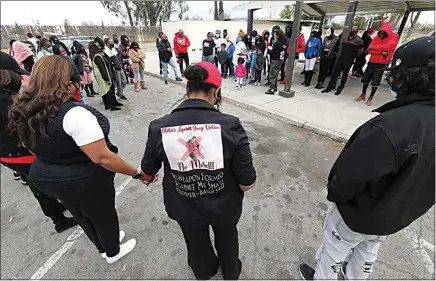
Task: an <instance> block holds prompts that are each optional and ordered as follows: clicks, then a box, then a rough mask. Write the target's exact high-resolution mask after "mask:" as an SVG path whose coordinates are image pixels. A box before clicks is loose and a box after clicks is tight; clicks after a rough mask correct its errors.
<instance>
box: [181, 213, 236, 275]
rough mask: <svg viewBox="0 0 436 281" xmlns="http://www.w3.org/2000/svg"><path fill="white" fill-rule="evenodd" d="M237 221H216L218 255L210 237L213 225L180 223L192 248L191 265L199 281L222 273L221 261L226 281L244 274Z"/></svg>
mask: <svg viewBox="0 0 436 281" xmlns="http://www.w3.org/2000/svg"><path fill="white" fill-rule="evenodd" d="M238 221H239V217H238V219H237V220H236V221H233V222H222V223H218V224H212V229H213V232H214V235H215V249H216V251H217V253H218V257H217V256H216V255H215V253H214V251H213V247H212V242H211V240H210V236H209V225H192V224H184V223H182V222H178V223H179V225H180V228H181V229H182V232H183V236H184V238H185V241H186V245H187V248H188V264H189V266H190V267H191V268H192V270H193V271H194V274H195V277H196V278H197V279H198V280H201V279H209V278H211V277H212V276H214V275H215V274H216V273H217V272H218V267H219V265H220V264H221V268H222V270H223V277H224V279H225V280H236V279H238V278H239V275H240V273H241V268H242V263H241V261H240V260H239V241H238V230H237V228H236V224H237V223H238Z"/></svg>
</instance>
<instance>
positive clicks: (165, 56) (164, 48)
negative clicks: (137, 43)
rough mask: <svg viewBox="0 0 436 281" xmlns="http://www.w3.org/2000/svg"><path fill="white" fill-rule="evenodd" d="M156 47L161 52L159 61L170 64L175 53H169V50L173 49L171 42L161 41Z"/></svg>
mask: <svg viewBox="0 0 436 281" xmlns="http://www.w3.org/2000/svg"><path fill="white" fill-rule="evenodd" d="M156 45H157V50H158V51H159V59H160V60H161V61H163V62H165V63H167V62H169V61H170V60H171V57H172V56H173V52H172V51H168V49H170V48H171V43H170V41H169V40H167V41H164V40H160V41H159V42H157V44H156Z"/></svg>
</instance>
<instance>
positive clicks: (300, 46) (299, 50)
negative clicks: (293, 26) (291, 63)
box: [286, 33, 306, 59]
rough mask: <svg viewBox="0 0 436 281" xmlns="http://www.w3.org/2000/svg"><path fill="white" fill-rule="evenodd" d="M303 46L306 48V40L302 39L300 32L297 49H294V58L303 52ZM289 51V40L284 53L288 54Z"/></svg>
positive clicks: (302, 35)
mask: <svg viewBox="0 0 436 281" xmlns="http://www.w3.org/2000/svg"><path fill="white" fill-rule="evenodd" d="M305 48H306V41H305V40H304V34H303V33H300V35H298V39H297V49H296V50H295V59H298V55H299V54H300V53H302V52H304V50H305ZM290 51H291V41H289V42H288V47H287V48H286V53H287V54H288V55H289V52H290Z"/></svg>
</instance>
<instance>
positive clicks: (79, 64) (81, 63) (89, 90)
mask: <svg viewBox="0 0 436 281" xmlns="http://www.w3.org/2000/svg"><path fill="white" fill-rule="evenodd" d="M71 52H72V59H73V61H74V64H75V66H76V68H77V70H78V71H79V73H80V78H81V79H82V82H83V85H84V89H85V92H86V95H87V96H88V97H94V96H95V95H98V93H96V92H95V91H94V85H93V83H92V76H91V72H92V67H91V61H90V59H89V56H88V54H87V53H86V50H85V47H83V45H82V44H80V43H79V42H77V41H73V47H72V48H71Z"/></svg>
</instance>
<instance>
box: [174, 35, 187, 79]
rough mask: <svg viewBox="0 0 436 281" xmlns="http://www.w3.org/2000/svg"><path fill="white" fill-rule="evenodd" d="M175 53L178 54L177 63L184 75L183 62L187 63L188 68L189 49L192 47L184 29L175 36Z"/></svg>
mask: <svg viewBox="0 0 436 281" xmlns="http://www.w3.org/2000/svg"><path fill="white" fill-rule="evenodd" d="M173 46H174V53H175V54H176V58H177V62H178V63H179V66H180V73H181V74H182V77H183V76H184V75H183V61H185V64H186V67H188V66H189V55H188V48H189V46H191V42H189V38H188V36H186V35H185V34H184V32H183V30H182V29H180V30H179V32H177V33H176V34H174V41H173Z"/></svg>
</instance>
